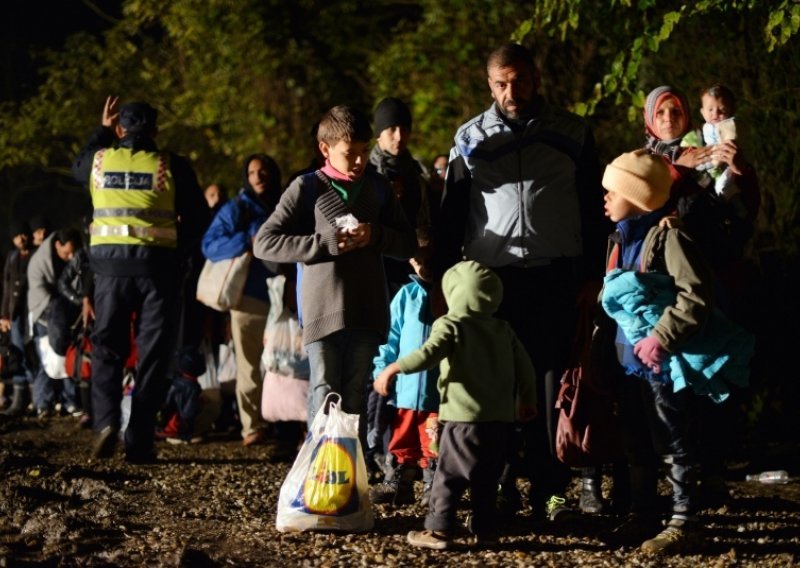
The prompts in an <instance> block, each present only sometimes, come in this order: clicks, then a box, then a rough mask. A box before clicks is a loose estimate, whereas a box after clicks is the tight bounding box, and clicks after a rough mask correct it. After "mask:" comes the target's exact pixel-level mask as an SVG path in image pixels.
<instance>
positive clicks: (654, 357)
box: [633, 335, 667, 374]
mask: <svg viewBox="0 0 800 568" xmlns="http://www.w3.org/2000/svg"><path fill="white" fill-rule="evenodd" d="M633 354H634V355H636V356H637V357H638V358H639V359H640V360H641V362H642V363H644V365H645V366H646V367H647V368H648V369H650V370H652V371H653V372H654V373H656V374H658V373H660V372H661V363H662V362H663V361H664V359H666V357H667V351H666V350H665V349H664V347H662V346H661V342H660V341H659V340H658V338H657V337H656V336H655V335H648V336H647V337H645V338H644V339H642V340H640V341H639V342H638V343H637V344H636V345H634V346H633Z"/></svg>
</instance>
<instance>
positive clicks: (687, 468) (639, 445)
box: [620, 376, 697, 515]
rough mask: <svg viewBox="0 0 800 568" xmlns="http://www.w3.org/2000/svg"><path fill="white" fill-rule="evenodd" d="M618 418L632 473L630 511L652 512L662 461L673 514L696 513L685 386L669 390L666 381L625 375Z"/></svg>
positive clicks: (687, 393)
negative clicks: (668, 486) (659, 463)
mask: <svg viewBox="0 0 800 568" xmlns="http://www.w3.org/2000/svg"><path fill="white" fill-rule="evenodd" d="M626 379H627V384H626V385H624V386H623V388H622V392H623V396H622V405H621V409H620V410H621V417H622V422H623V427H624V432H625V436H626V440H625V442H626V444H625V445H626V454H627V458H628V463H629V467H630V474H631V478H630V481H631V510H632V511H633V512H635V513H640V514H648V513H649V514H652V512H653V511H654V510H655V501H656V498H657V487H656V482H657V471H658V469H657V468H658V462H659V461H661V462H662V463H663V464H664V465H665V466H666V469H667V479H668V480H669V482H670V484H671V485H672V513H673V514H677V515H692V514H693V513H695V512H696V506H697V504H696V498H697V495H696V483H697V480H696V470H697V467H696V465H695V461H694V451H693V450H694V447H693V441H692V439H691V434H690V428H689V426H690V418H691V412H690V402H691V401H690V397H691V396H693V395H692V393H691V392H690V390H689V389H688V388H686V389H683V390H681V391H679V392H677V393H676V392H673V390H672V386H673V385H672V382H671V381H658V380H648V379H644V378H641V377H635V376H630V377H626Z"/></svg>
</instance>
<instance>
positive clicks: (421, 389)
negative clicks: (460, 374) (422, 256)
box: [373, 276, 439, 412]
mask: <svg viewBox="0 0 800 568" xmlns="http://www.w3.org/2000/svg"><path fill="white" fill-rule="evenodd" d="M390 315H391V326H390V328H389V338H388V341H387V342H386V344H384V345H381V347H380V349H379V351H378V355H377V356H376V357H375V360H374V364H375V371H374V375H373V378H374V377H377V376H378V375H379V374H380V372H381V371H383V369H384V368H386V366H387V365H388V364H389V363H392V362H394V361H396V360H397V359H399V358H400V357H403V356H404V355H408V354H409V353H411V352H412V351H415V350H417V349H419V348H420V346H421V345H422V344H423V343H425V340H427V339H428V335H430V332H431V325H432V323H433V314H432V313H431V309H430V301H429V300H428V290H427V289H426V288H425V285H424V284H423V283H422V281H421V280H419V278H417V277H416V276H412V277H411V282H409V283H408V284H406V285H405V286H403V287H402V288H400V290H399V291H398V292H397V294H396V295H395V297H394V298H393V299H392V304H391V307H390ZM438 378H439V368H438V366H437V367H435V368H434V369H431V370H430V371H420V372H418V373H410V374H408V375H403V374H400V375H397V380H396V381H395V385H394V394H392V395H390V399H389V404H392V405H394V406H396V407H397V408H405V409H409V410H422V411H434V412H435V411H438V410H439V392H438V390H437V389H436V382H437V379H438Z"/></svg>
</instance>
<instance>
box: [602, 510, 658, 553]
mask: <svg viewBox="0 0 800 568" xmlns="http://www.w3.org/2000/svg"><path fill="white" fill-rule="evenodd" d="M660 528H661V523H660V522H659V520H658V518H657V517H655V516H651V515H641V514H637V513H629V514H628V515H627V516H626V517H625V520H623V521H622V522H621V523H620V524H619V525H617V526H616V527H615V528H614V529H613V530H611V531H610V532H607V533H605V534H602V535H600V540H602V541H603V542H605V543H606V544H608V545H609V546H614V547H618V546H638V545H639V544H640V543H641V542H642V541H644V540H645V539H646V538H647V537H648V536H650V535H651V534H654V533H655V532H657V531H658V530H659V529H660Z"/></svg>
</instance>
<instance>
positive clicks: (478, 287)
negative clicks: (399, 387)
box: [397, 261, 536, 422]
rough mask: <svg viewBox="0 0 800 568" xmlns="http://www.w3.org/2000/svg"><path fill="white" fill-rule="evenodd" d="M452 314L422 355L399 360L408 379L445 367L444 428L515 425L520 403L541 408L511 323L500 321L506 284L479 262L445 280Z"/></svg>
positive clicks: (442, 375) (435, 327)
mask: <svg viewBox="0 0 800 568" xmlns="http://www.w3.org/2000/svg"><path fill="white" fill-rule="evenodd" d="M442 291H443V292H444V296H445V299H446V300H447V305H448V308H449V309H448V312H447V314H446V315H445V316H442V317H441V318H439V319H437V320H436V321H435V322H434V324H433V328H432V329H431V335H430V337H429V338H428V340H427V341H426V342H425V344H424V345H423V346H422V347H420V348H419V349H418V350H416V351H414V352H412V353H410V354H409V355H407V356H405V357H403V358H401V359H399V360H398V361H397V364H398V365H399V367H400V370H401V371H402V372H403V373H405V374H408V373H414V372H417V371H421V370H423V369H430V368H431V367H433V366H434V365H436V364H437V363H439V364H440V367H439V373H440V375H439V382H438V389H439V395H440V398H441V403H440V406H439V419H440V420H441V421H443V422H450V421H452V422H513V421H514V420H515V419H516V406H517V401H519V403H520V404H521V405H525V406H535V405H536V374H535V371H534V369H533V364H532V363H531V360H530V357H529V356H528V353H527V352H526V351H525V348H524V347H523V345H522V343H521V342H520V340H519V338H518V337H517V335H516V334H515V333H514V331H513V330H512V329H511V326H510V325H509V324H508V322H506V321H504V320H501V319H498V318H495V317H494V313H495V312H496V311H497V308H498V307H499V306H500V301H501V300H502V299H503V285H502V283H501V281H500V278H498V276H497V275H496V274H495V273H494V272H492V271H491V270H489V269H488V268H486V267H485V266H482V265H481V264H478V263H477V262H474V261H465V262H460V263H458V264H456V265H455V266H453V267H452V268H451V269H450V270H448V271H447V272H446V273H445V275H444V277H443V278H442Z"/></svg>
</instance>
